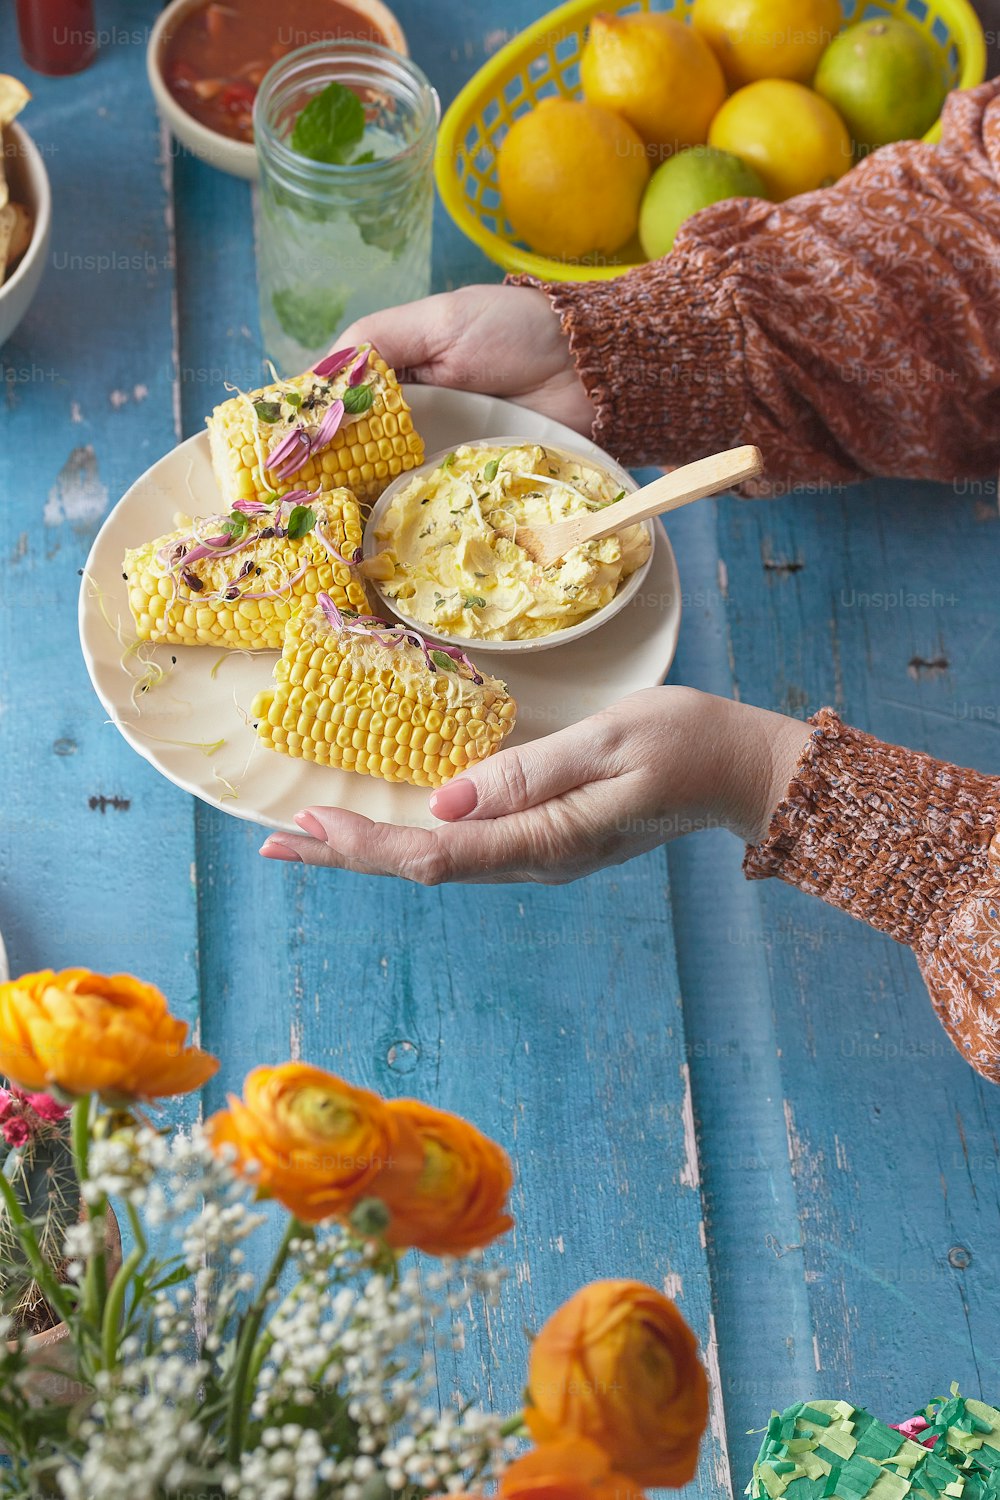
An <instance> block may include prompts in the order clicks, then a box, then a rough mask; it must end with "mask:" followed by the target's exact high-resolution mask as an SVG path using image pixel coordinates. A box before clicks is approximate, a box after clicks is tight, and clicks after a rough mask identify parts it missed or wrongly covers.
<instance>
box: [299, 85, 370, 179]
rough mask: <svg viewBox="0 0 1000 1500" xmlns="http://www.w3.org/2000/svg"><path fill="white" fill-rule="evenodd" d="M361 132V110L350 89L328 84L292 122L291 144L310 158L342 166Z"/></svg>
mask: <svg viewBox="0 0 1000 1500" xmlns="http://www.w3.org/2000/svg"><path fill="white" fill-rule="evenodd" d="M364 133H365V111H364V106H363V104H362V103H361V100H360V99H359V98H358V96H357V94H356V93H355V92H354V91H353V89H349V88H345V86H344V84H342V83H328V84H327V86H326V88H325V89H323V90H322V92H321V93H319V94H317V95H316V96H315V98H313V99H310V100H309V103H308V104H307V105H306V107H305V109H303V110H302V112H301V113H300V115H299V117H298V119H297V120H296V121H295V128H294V129H293V131H292V139H291V147H292V150H293V151H297V152H298V153H299V155H300V156H308V157H309V159H310V160H311V161H323V162H327V163H328V164H329V165H331V166H342V165H343V163H344V160H345V158H346V156H347V154H348V152H349V151H351V149H352V148H353V147H354V146H356V145H357V144H358V142H359V141H360V139H361V137H362V136H363V135H364Z"/></svg>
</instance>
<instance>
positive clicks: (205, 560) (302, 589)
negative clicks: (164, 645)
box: [124, 490, 368, 651]
mask: <svg viewBox="0 0 1000 1500" xmlns="http://www.w3.org/2000/svg"><path fill="white" fill-rule="evenodd" d="M242 503H243V504H244V505H245V506H246V510H236V511H234V512H233V514H232V516H229V517H226V516H211V517H208V518H207V519H202V520H200V521H197V522H195V523H194V524H193V526H188V527H183V528H181V529H180V530H179V531H174V532H171V533H170V535H169V536H161V537H157V539H156V540H155V541H153V542H147V543H146V544H145V546H142V547H135V548H132V549H130V550H129V551H128V552H126V554H125V562H124V571H125V577H126V580H127V582H128V598H129V606H130V608H131V610H132V616H133V618H134V620H135V624H136V630H137V632H138V635H139V639H140V640H144V641H163V642H169V643H170V644H171V645H175V646H216V647H219V646H222V647H225V648H226V649H229V650H234V651H235V650H244V651H246V650H250V651H280V650H281V647H282V643H283V641H284V633H285V622H286V621H287V620H288V619H289V617H290V616H291V614H292V612H293V611H294V610H295V609H296V608H298V607H299V606H300V605H303V606H305V607H307V608H312V607H313V606H314V605H315V603H316V599H317V597H318V595H319V594H321V593H329V594H331V595H332V596H333V598H334V600H335V601H336V602H337V604H338V605H339V606H342V607H343V608H344V609H350V610H355V611H358V612H360V613H364V612H365V611H366V610H367V609H368V596H367V594H366V593H365V587H364V584H363V583H362V581H361V579H360V578H359V576H358V573H357V568H356V564H355V559H356V558H360V555H361V536H362V531H363V525H362V520H361V512H360V510H359V509H358V504H357V501H356V500H355V498H354V496H353V495H352V494H351V493H350V491H349V490H331V491H330V492H329V493H328V494H320V495H301V494H298V493H296V494H294V495H290V496H288V498H287V499H285V500H281V501H279V502H278V503H277V504H276V505H274V506H271V507H267V506H264V505H262V504H254V503H252V502H242ZM310 512H311V513H312V516H313V517H314V522H313V524H312V525H311V526H310V527H309V529H308V530H307V531H305V532H304V533H303V534H301V535H297V534H296V533H298V532H299V531H300V530H301V528H302V526H303V525H306V524H307V523H308V522H309V513H310ZM234 525H235V528H236V530H235V535H232V536H227V535H226V534H225V528H226V527H227V526H229V527H232V526H234ZM244 527H245V528H246V529H245V532H244V534H243V535H242V537H240V532H241V531H244ZM289 529H291V532H292V535H289ZM208 543H213V544H214V545H211V546H209V545H208ZM327 544H329V545H327ZM331 547H332V548H333V549H334V551H335V552H336V553H339V554H340V559H344V560H343V561H342V560H340V559H338V557H336V556H335V555H334V553H333V552H331V550H330V548H331Z"/></svg>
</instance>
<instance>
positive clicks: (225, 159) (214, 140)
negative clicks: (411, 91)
mask: <svg viewBox="0 0 1000 1500" xmlns="http://www.w3.org/2000/svg"><path fill="white" fill-rule="evenodd" d="M340 3H341V4H342V5H347V6H348V7H349V8H350V9H351V10H354V11H357V13H358V16H359V17H360V18H361V20H362V21H368V22H370V23H371V25H372V26H374V27H377V28H378V30H379V31H380V32H381V33H382V35H383V36H384V37H385V42H386V46H387V47H390V48H391V49H392V51H393V52H398V53H399V54H400V55H401V56H402V57H409V55H410V51H409V47H408V46H407V42H406V37H405V35H404V33H403V28H402V26H400V24H399V22H398V21H397V20H396V17H395V16H394V15H393V13H392V11H391V10H390V9H389V7H388V6H387V5H384V4H383V3H382V0H340ZM204 4H205V0H171V3H170V4H169V5H168V6H167V7H166V9H165V10H162V11H161V12H160V14H159V16H158V17H157V20H156V24H155V25H154V27H153V30H152V32H151V33H150V37H149V46H148V47H147V48H146V73H147V75H148V77H149V86H150V88H151V89H152V90H153V98H154V99H155V100H156V108H157V110H158V111H159V114H160V117H161V119H163V120H165V121H166V123H167V125H169V127H170V129H171V130H172V131H173V133H174V135H175V136H176V137H177V139H178V140H179V141H180V143H181V145H182V146H186V147H187V148H188V150H189V151H190V152H192V153H193V154H194V155H195V156H197V157H200V158H201V160H202V161H207V162H208V163H209V165H210V166H213V167H218V168H219V170H220V171H222V172H228V173H229V174H230V175H231V176H233V177H244V178H246V179H247V180H248V181H250V182H253V181H254V180H255V179H256V176H257V149H256V147H255V146H254V145H253V143H252V142H251V141H234V140H233V139H232V137H231V136H228V135H223V134H222V133H221V132H220V131H218V130H210V129H209V128H208V126H207V125H203V124H202V123H201V121H200V120H196V119H195V117H194V115H189V114H188V112H187V110H186V109H185V108H184V106H183V104H179V103H178V102H177V100H176V99H175V98H174V96H173V94H172V93H171V92H170V90H169V89H168V88H167V83H166V79H165V78H164V76H163V57H164V52H165V50H166V42H167V35H168V33H169V32H170V31H172V30H174V29H175V28H176V26H177V24H178V22H179V21H182V20H183V19H184V17H185V16H186V15H187V14H188V12H189V11H192V10H198V9H200V8H201V7H202V6H203V5H204ZM280 20H281V13H280V8H279V9H276V10H275V25H276V26H277V25H278V23H279V22H280Z"/></svg>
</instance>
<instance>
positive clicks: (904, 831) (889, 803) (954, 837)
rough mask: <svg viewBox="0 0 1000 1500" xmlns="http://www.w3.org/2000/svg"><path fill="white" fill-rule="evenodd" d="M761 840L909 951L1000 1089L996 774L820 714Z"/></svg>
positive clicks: (972, 1055) (767, 864)
mask: <svg viewBox="0 0 1000 1500" xmlns="http://www.w3.org/2000/svg"><path fill="white" fill-rule="evenodd" d="M809 722H810V723H811V724H814V725H815V726H816V731H815V733H814V734H813V736H812V738H811V740H810V741H809V743H808V744H807V746H806V749H805V753H804V754H803V757H802V759H801V761H800V762H799V765H798V767H797V769H796V772H795V775H794V777H793V779H792V782H791V785H790V786H789V788H788V791H787V793H786V795H785V799H784V801H783V802H781V803H780V804H779V806H778V807H777V808H776V810H775V813H774V816H773V818H772V820H771V826H770V828H769V829H768V832H767V837H766V839H765V840H764V842H763V843H761V844H757V845H756V846H755V847H753V848H751V849H748V851H747V856H746V859H745V861H744V864H743V868H744V870H745V871H746V874H747V875H748V876H749V878H750V879H751V880H762V879H764V877H765V876H768V875H778V876H780V877H781V879H782V880H787V881H788V882H789V884H790V885H797V886H798V887H799V888H800V889H801V890H804V891H809V892H811V893H812V894H813V895H814V896H821V897H822V898H823V900H824V901H828V902H830V904H831V905H832V906H839V907H841V908H842V909H843V910H844V911H849V912H850V913H851V914H852V915H853V916H855V917H861V918H862V920H864V921H866V922H870V923H871V925H872V926H873V927H877V928H878V929H879V931H880V932H887V933H888V934H889V936H890V937H894V938H895V939H896V941H897V942H898V943H907V944H908V945H909V946H910V947H911V948H913V950H914V952H915V953H916V955H917V962H918V963H919V965H920V968H921V972H922V973H923V976H924V978H925V980H926V981H927V987H928V989H929V990H930V994H931V999H932V1000H933V1002H934V1007H935V1009H936V1010H937V1013H938V1015H939V1016H940V1018H941V1021H942V1022H943V1024H944V1026H945V1029H946V1030H947V1032H948V1034H949V1036H950V1037H951V1039H952V1041H953V1042H954V1043H955V1045H956V1046H957V1047H958V1048H959V1049H960V1050H961V1051H962V1052H963V1053H964V1054H965V1056H966V1057H967V1058H968V1060H969V1062H970V1063H971V1064H972V1066H973V1067H974V1068H978V1070H979V1072H980V1073H984V1074H985V1075H986V1077H987V1078H991V1079H993V1081H994V1082H995V1083H1000V832H998V828H1000V777H995V776H983V775H981V774H980V773H979V772H978V771H964V770H960V769H959V768H958V767H957V766H949V765H946V764H945V763H944V761H940V760H932V759H931V757H930V756H929V755H923V754H921V753H920V752H919V751H916V750H903V749H901V748H900V747H899V746H898V745H885V744H883V743H882V742H881V741H880V740H876V739H872V737H871V735H868V734H862V733H861V731H860V730H858V729H849V728H847V726H846V725H844V724H842V723H841V721H840V719H838V717H837V715H836V714H835V713H834V712H833V710H832V709H829V708H824V709H822V710H821V711H820V712H819V713H818V714H816V715H815V717H814V718H812V719H810V721H809Z"/></svg>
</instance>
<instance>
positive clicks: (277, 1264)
mask: <svg viewBox="0 0 1000 1500" xmlns="http://www.w3.org/2000/svg"><path fill="white" fill-rule="evenodd" d="M307 1232H308V1231H307V1230H306V1228H305V1226H304V1225H302V1224H300V1223H299V1221H298V1219H295V1218H290V1219H289V1220H288V1223H287V1224H286V1225H285V1232H284V1234H283V1235H282V1236H281V1244H280V1245H279V1246H278V1251H277V1254H276V1255H275V1257H274V1260H273V1261H272V1262H271V1269H270V1270H269V1271H268V1273H267V1280H266V1281H265V1282H264V1285H263V1286H262V1287H261V1289H260V1292H259V1293H258V1295H257V1297H256V1299H255V1301H254V1302H253V1304H252V1306H251V1308H250V1311H249V1312H248V1313H247V1316H246V1322H245V1323H244V1324H243V1327H242V1329H241V1330H240V1336H239V1340H238V1342H237V1345H236V1358H235V1360H234V1361H233V1385H232V1390H231V1392H230V1396H229V1421H228V1423H227V1428H228V1436H227V1441H226V1456H227V1458H228V1459H229V1462H230V1463H231V1464H238V1463H239V1461H240V1454H241V1453H242V1452H243V1439H244V1435H245V1433H246V1425H247V1412H246V1404H247V1386H248V1384H249V1380H248V1376H249V1374H250V1366H251V1363H252V1361H253V1353H254V1346H255V1344H256V1343H257V1335H258V1333H259V1332H260V1325H261V1323H262V1322H263V1321H264V1314H265V1312H266V1311H267V1305H268V1301H269V1298H270V1294H271V1292H272V1291H273V1290H274V1288H275V1287H276V1286H277V1284H278V1281H279V1280H280V1278H281V1273H282V1271H283V1270H284V1269H285V1264H286V1262H287V1260H288V1256H289V1254H290V1252H291V1248H292V1241H293V1240H294V1239H301V1238H302V1237H303V1235H305V1234H306V1233H307Z"/></svg>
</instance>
